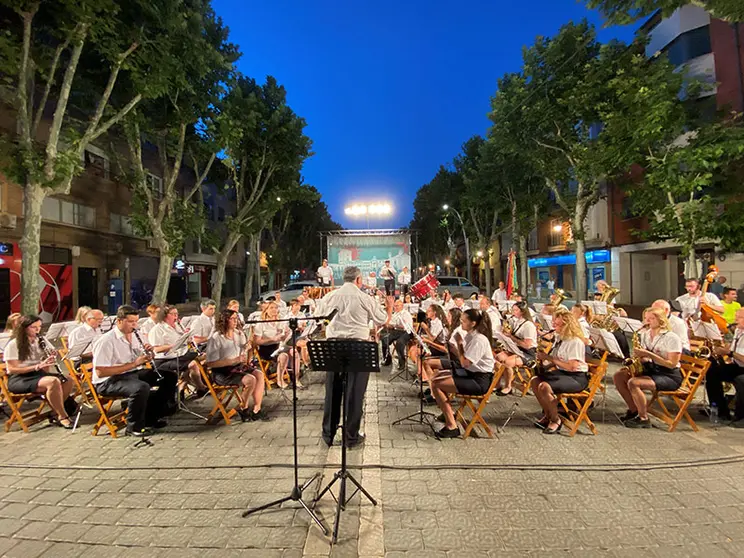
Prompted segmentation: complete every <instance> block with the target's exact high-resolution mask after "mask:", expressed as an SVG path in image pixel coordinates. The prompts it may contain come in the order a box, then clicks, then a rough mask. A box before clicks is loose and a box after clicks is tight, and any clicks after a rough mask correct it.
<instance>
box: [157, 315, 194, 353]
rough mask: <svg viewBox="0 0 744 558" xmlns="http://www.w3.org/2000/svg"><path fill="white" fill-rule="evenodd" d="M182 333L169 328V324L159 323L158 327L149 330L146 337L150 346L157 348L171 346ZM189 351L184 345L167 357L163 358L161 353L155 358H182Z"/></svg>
mask: <svg viewBox="0 0 744 558" xmlns="http://www.w3.org/2000/svg"><path fill="white" fill-rule="evenodd" d="M176 327H177V326H176ZM181 335H182V333H179V332H178V330H177V329H176V328H174V327H171V326H170V325H169V324H167V323H165V322H160V323H159V324H158V325H156V326H155V327H154V328H152V329H151V330H150V333H149V334H148V336H147V339H148V340H149V342H150V344H151V345H153V346H155V347H157V346H160V345H173V344H175V343H176V341H178V340H179V339H180V338H181ZM188 351H189V348H188V346H186V345H185V344H184V345H183V346H182V347H180V348H179V349H178V350H177V351H175V352H173V353H170V354H168V356H167V357H166V356H165V352H163V353H156V354H155V357H156V358H168V359H171V358H176V357H182V356H183V355H185V354H186V353H187V352H188Z"/></svg>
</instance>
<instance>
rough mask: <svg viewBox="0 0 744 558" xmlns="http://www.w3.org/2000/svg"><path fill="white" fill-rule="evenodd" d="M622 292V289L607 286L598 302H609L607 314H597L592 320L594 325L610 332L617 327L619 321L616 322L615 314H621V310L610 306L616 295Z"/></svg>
mask: <svg viewBox="0 0 744 558" xmlns="http://www.w3.org/2000/svg"><path fill="white" fill-rule="evenodd" d="M619 294H620V289H618V288H616V287H613V286H612V285H607V286H606V287H605V290H604V291H602V295H601V296H600V297H599V301H598V302H604V303H605V304H607V314H605V315H604V316H597V317H596V318H594V319H593V320H592V325H593V326H594V327H599V328H602V329H606V330H607V331H609V332H610V333H612V332H613V331H615V330H616V329H617V323H615V316H617V315H618V314H619V311H618V309H617V308H614V307H612V306H610V305H611V304H612V301H613V300H615V297H617V295H619Z"/></svg>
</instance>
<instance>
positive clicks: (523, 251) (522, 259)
mask: <svg viewBox="0 0 744 558" xmlns="http://www.w3.org/2000/svg"><path fill="white" fill-rule="evenodd" d="M527 277H528V275H527V237H526V236H525V235H523V234H520V235H519V282H520V283H521V284H522V286H521V287H520V289H519V292H521V293H522V294H523V295H524V296H525V298H526V299H529V297H530V293H529V290H528V289H527V287H528V279H527Z"/></svg>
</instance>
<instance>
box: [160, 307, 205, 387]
mask: <svg viewBox="0 0 744 558" xmlns="http://www.w3.org/2000/svg"><path fill="white" fill-rule="evenodd" d="M184 333H186V330H184V329H183V327H182V326H181V325H180V323H179V322H178V309H177V308H176V307H175V306H171V305H170V304H166V305H165V306H163V307H162V308H161V309H160V314H159V315H158V323H157V325H156V326H155V327H154V328H152V329H151V330H150V334H149V335H148V336H147V339H148V341H149V342H150V343H151V344H152V345H153V347H154V349H153V350H154V351H155V365H156V366H157V368H158V372H160V373H161V374H165V373H166V372H169V373H174V374H176V376H178V377H179V380H180V381H179V393H183V390H184V387H185V384H186V383H188V384H190V385H192V386H194V388H195V389H196V396H197V397H204V396H205V395H206V394H207V386H205V385H204V382H203V381H202V378H201V371H200V370H199V367H198V366H197V364H196V358H197V357H198V356H199V353H198V352H196V351H190V350H189V348H188V346H187V344H186V343H184V344H183V345H182V346H181V347H180V348H178V349H176V350H175V351H174V352H172V353H171V351H172V350H173V349H174V348H175V343H176V341H178V339H179V338H180V337H182V336H183V334H184ZM182 376H183V378H182ZM181 378H182V379H181Z"/></svg>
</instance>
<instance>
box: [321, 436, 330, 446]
mask: <svg viewBox="0 0 744 558" xmlns="http://www.w3.org/2000/svg"><path fill="white" fill-rule="evenodd" d="M320 439H321V440H322V442H323V443H324V444H325V445H326V446H328V447H329V448H330V447H331V446H333V440H332V439H328V438H325V437H324V436H321V437H320Z"/></svg>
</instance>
